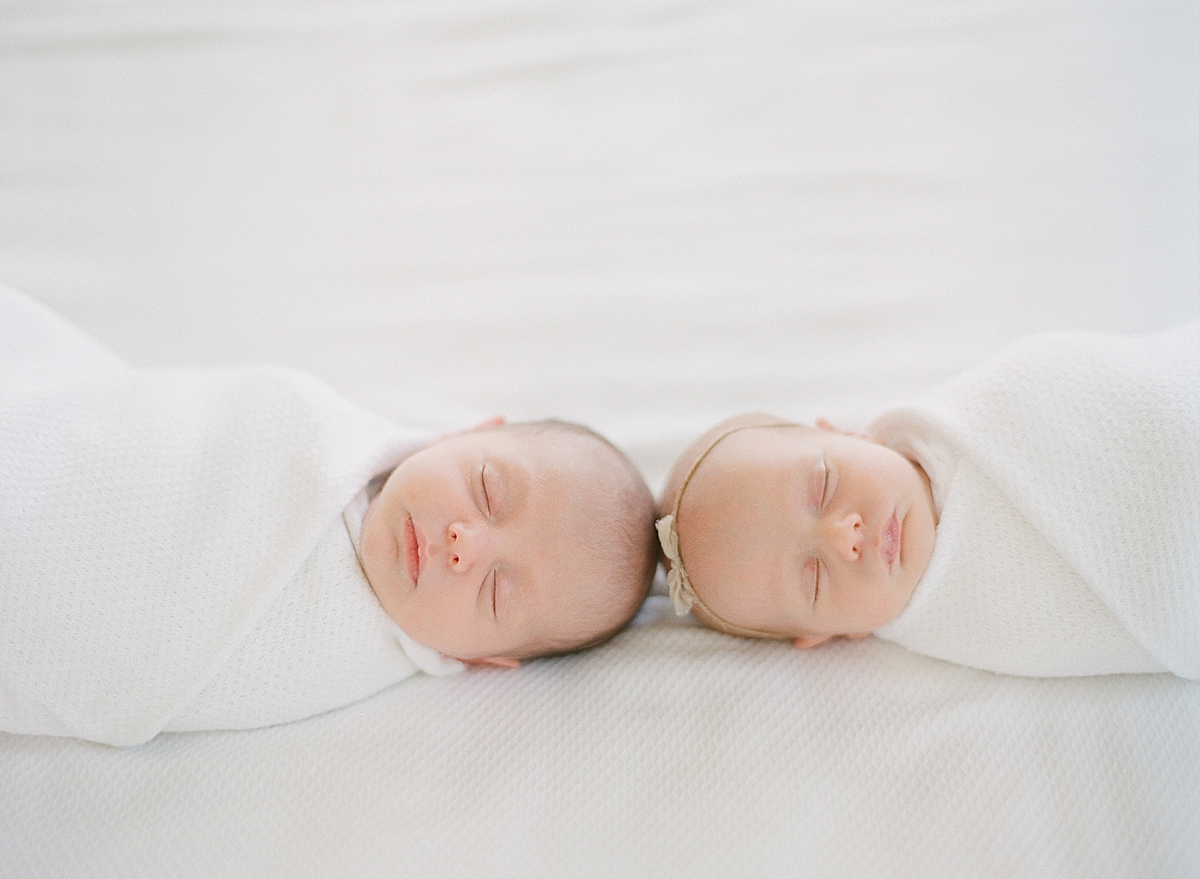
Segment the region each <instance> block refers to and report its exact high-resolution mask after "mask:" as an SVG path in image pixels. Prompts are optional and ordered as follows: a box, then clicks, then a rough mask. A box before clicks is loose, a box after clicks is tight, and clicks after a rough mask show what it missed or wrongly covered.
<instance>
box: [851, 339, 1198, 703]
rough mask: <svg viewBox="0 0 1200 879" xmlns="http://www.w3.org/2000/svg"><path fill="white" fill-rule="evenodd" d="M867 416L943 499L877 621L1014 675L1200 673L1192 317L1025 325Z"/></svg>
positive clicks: (956, 658)
mask: <svg viewBox="0 0 1200 879" xmlns="http://www.w3.org/2000/svg"><path fill="white" fill-rule="evenodd" d="M867 429H868V430H869V431H870V432H871V433H872V434H874V435H875V436H878V437H879V439H880V440H881V441H883V442H884V443H885V444H886V445H888V446H889V447H891V448H894V449H896V450H897V451H900V452H901V453H902V454H905V455H907V456H909V457H911V458H913V459H914V460H917V461H919V462H920V463H921V465H922V466H923V467H924V469H925V472H926V473H927V474H928V475H929V481H930V485H931V487H932V489H933V495H934V503H935V505H936V506H937V509H938V512H939V514H940V516H939V519H938V526H937V544H936V546H935V547H934V551H933V557H932V558H931V559H930V561H929V567H928V568H927V569H926V571H925V573H924V575H922V577H921V581H920V583H918V584H917V588H916V591H915V592H914V593H913V596H912V599H911V600H910V601H909V603H908V605H907V606H906V607H905V608H904V611H903V612H902V613H901V614H900V616H899V617H898V618H897V619H894V620H892V621H891V622H889V623H888V624H887V625H885V626H882V627H881V628H880V629H879V630H877V631H876V634H877V635H880V636H881V637H884V638H887V639H888V640H889V641H894V642H896V643H897V644H901V645H903V646H905V647H907V648H909V649H910V650H916V651H917V652H918V653H923V654H925V655H926V656H934V657H937V658H939V659H947V660H950V661H951V662H959V663H962V664H964V665H969V666H972V667H973V668H982V669H985V670H988V671H995V672H1004V673H1008V674H1026V675H1033V676H1035V677H1061V676H1065V675H1081V674H1082V675H1088V674H1114V673H1119V672H1126V673H1138V672H1161V671H1170V672H1172V673H1173V674H1177V675H1179V676H1180V677H1184V678H1189V679H1191V680H1200V323H1190V324H1186V325H1184V326H1181V327H1173V328H1172V329H1170V330H1167V331H1165V332H1161V333H1151V334H1147V335H1142V336H1117V335H1102V334H1098V333H1078V332H1076V333H1046V334H1042V335H1039V336H1032V337H1030V338H1027V339H1023V340H1021V341H1020V342H1018V343H1017V344H1015V345H1013V346H1012V347H1011V348H1009V349H1008V350H1006V351H1005V352H1004V353H1002V354H1000V355H999V356H997V357H995V358H993V359H991V360H989V361H987V362H986V363H983V364H981V365H980V366H978V367H976V368H975V369H972V370H969V371H967V372H966V373H965V374H963V375H961V376H957V377H956V378H954V379H953V380H951V381H950V382H947V383H946V384H945V385H943V386H942V387H939V388H937V389H935V390H934V391H932V392H930V393H929V394H926V395H925V396H923V397H922V398H921V399H920V400H917V401H916V402H914V403H910V404H907V405H902V406H898V407H895V408H894V409H891V410H889V411H888V412H885V413H883V414H882V415H881V416H880V417H879V418H877V419H875V420H874V421H872V422H871V424H870V425H868V428H867Z"/></svg>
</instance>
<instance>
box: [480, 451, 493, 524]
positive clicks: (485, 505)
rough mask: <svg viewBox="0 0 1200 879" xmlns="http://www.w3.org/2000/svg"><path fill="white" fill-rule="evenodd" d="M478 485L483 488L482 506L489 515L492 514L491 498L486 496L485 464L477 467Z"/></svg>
mask: <svg viewBox="0 0 1200 879" xmlns="http://www.w3.org/2000/svg"><path fill="white" fill-rule="evenodd" d="M479 485H480V486H481V487H482V488H483V508H484V511H485V512H486V513H487V514H488V515H489V516H490V515H491V514H492V499H491V498H490V497H489V496H488V484H487V464H483V465H482V466H480V468H479Z"/></svg>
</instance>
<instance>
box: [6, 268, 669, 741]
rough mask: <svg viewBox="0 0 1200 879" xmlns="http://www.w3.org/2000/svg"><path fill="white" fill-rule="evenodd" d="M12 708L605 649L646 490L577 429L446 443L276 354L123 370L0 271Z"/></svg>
mask: <svg viewBox="0 0 1200 879" xmlns="http://www.w3.org/2000/svg"><path fill="white" fill-rule="evenodd" d="M0 423H3V424H4V430H3V431H2V432H0V534H3V535H4V541H5V542H4V552H3V563H2V564H0V598H3V603H4V608H5V623H4V626H3V627H0V729H2V730H5V731H8V732H16V733H30V734H49V735H67V736H76V737H80V738H86V739H91V740H94V741H99V742H105V743H109V744H115V745H129V744H136V743H139V742H143V741H146V740H148V739H150V738H152V737H153V736H154V735H156V734H157V733H158V732H160V731H163V730H197V729H246V728H253V727H260V726H267V725H271V724H276V723H284V722H288V721H291V720H297V719H300V718H304V717H310V716H312V715H315V714H318V713H321V712H323V711H328V710H330V709H333V708H337V707H339V706H342V705H346V704H349V703H351V702H354V701H356V700H358V699H361V698H364V697H366V696H369V695H371V694H373V693H376V692H378V691H379V690H381V689H383V688H384V687H387V686H389V685H391V684H393V683H395V682H397V681H399V680H402V679H404V678H407V677H409V676H411V675H413V674H415V673H417V672H418V671H424V672H427V673H431V674H446V673H450V672H454V671H457V670H460V669H461V668H462V667H463V664H464V663H467V664H471V663H486V664H491V665H498V666H505V667H514V666H516V665H518V664H519V662H520V661H521V660H522V659H526V658H530V657H535V656H542V655H547V654H553V653H562V652H566V651H571V650H577V649H581V648H584V647H589V646H592V645H595V644H598V643H600V642H602V641H603V640H605V639H606V638H608V637H609V636H611V635H612V634H613V633H614V632H616V631H617V630H618V629H619V628H621V627H622V626H623V625H624V624H625V623H626V622H627V621H628V620H629V619H630V618H632V616H633V615H634V613H635V612H636V610H637V608H638V606H639V605H640V604H641V602H642V599H643V598H644V597H645V595H646V592H647V591H648V589H649V585H650V579H651V576H652V573H653V569H654V566H655V563H656V553H655V548H654V536H653V528H652V523H653V513H654V509H653V498H652V497H651V494H650V491H649V489H648V488H647V486H646V484H645V482H644V480H643V479H642V477H641V475H640V474H639V473H638V471H637V469H636V468H635V467H634V465H633V464H632V463H631V462H630V461H629V459H628V458H627V457H626V456H625V455H623V454H622V453H621V452H619V451H618V450H617V449H616V448H615V447H613V446H612V445H611V444H610V443H608V442H607V441H606V440H604V439H603V438H602V437H600V436H599V435H597V434H595V433H594V432H592V431H590V430H588V429H587V428H584V427H580V426H578V425H574V424H566V423H562V422H555V421H549V422H541V423H532V424H514V425H504V424H501V423H489V424H485V425H482V426H480V427H478V428H476V429H474V430H468V431H466V432H463V433H459V434H454V435H451V436H447V437H442V438H440V439H433V440H432V441H431V439H430V437H428V436H426V435H423V434H421V433H419V432H416V431H413V430H409V429H405V428H402V427H400V426H398V425H396V424H394V423H393V422H391V421H388V420H387V419H383V418H380V417H379V416H377V415H374V414H373V413H370V412H367V411H366V410H363V409H362V408H360V407H358V406H356V405H354V404H353V403H352V402H350V401H349V400H346V399H345V398H343V397H341V396H340V395H338V394H337V393H335V392H334V391H333V390H332V389H331V388H329V387H327V386H326V385H324V384H322V383H321V382H319V381H317V380H315V379H314V378H312V377H310V376H307V375H304V374H302V373H299V372H296V371H294V370H285V369H278V368H271V367H246V368H237V369H227V370H137V369H131V368H129V367H128V366H127V365H126V364H124V363H122V362H121V361H120V360H119V359H117V358H116V357H114V356H113V355H112V354H111V353H110V352H108V351H106V350H105V349H103V348H102V347H101V346H100V345H99V344H98V343H96V342H95V341H94V340H91V339H90V338H88V337H87V336H86V335H84V334H83V333H81V332H80V331H79V330H77V329H76V328H74V327H72V326H70V325H69V324H67V323H66V322H65V321H63V320H62V319H61V318H59V317H58V316H57V315H54V314H53V313H51V312H49V311H48V310H46V309H45V308H43V307H42V306H40V305H39V304H37V303H35V302H32V301H31V300H29V299H27V298H25V297H23V296H21V295H20V294H18V293H16V292H15V291H10V290H5V289H4V288H2V287H0Z"/></svg>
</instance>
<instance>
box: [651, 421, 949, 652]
mask: <svg viewBox="0 0 1200 879" xmlns="http://www.w3.org/2000/svg"><path fill="white" fill-rule="evenodd" d="M659 513H660V515H661V516H662V517H663V518H662V519H660V520H659V523H658V530H659V535H660V539H661V541H662V545H663V550H664V552H665V554H666V556H667V558H666V561H665V564H666V566H667V570H668V582H669V583H670V585H671V596H672V598H673V599H675V608H676V611H678V612H680V613H683V612H686V610H687V609H688V608H690V609H691V610H692V611H693V612H694V613H695V614H696V616H697V617H699V619H700V620H701V621H702V622H704V623H705V624H706V625H708V626H710V627H712V628H714V629H718V630H720V631H723V632H728V633H729V634H733V635H743V636H747V637H753V638H786V639H790V640H792V641H793V643H795V645H796V646H797V647H800V648H806V647H813V646H815V645H817V644H820V643H822V642H824V641H827V640H828V639H830V638H834V637H839V636H842V637H850V638H861V637H865V636H866V635H867V634H869V633H870V632H871V631H872V630H873V629H875V628H878V627H879V626H881V625H883V624H884V623H886V622H888V621H890V620H892V619H894V618H895V617H896V616H898V615H899V614H900V612H901V611H902V610H903V609H904V606H905V605H906V604H907V603H908V599H909V597H910V596H911V595H912V593H913V590H914V589H915V588H916V585H917V581H918V580H919V579H920V578H921V575H922V574H923V573H924V571H925V567H926V565H927V564H928V563H929V558H930V556H931V555H932V553H933V543H934V529H935V527H936V524H937V520H936V515H935V509H934V504H933V496H932V494H931V492H930V488H929V480H928V479H927V478H926V476H925V472H924V471H923V470H922V469H921V468H920V467H919V466H918V465H917V464H916V463H914V462H912V461H910V460H908V459H907V458H905V457H903V456H902V455H900V454H898V453H897V452H895V451H893V450H891V449H889V448H887V447H886V446H884V445H882V444H881V443H879V442H877V441H875V440H874V439H872V438H870V437H866V436H862V435H859V434H852V433H847V432H845V431H842V430H838V429H836V428H834V427H833V426H832V425H830V424H828V423H826V422H823V421H822V422H818V425H817V426H816V427H810V426H807V425H801V424H791V423H787V422H783V421H781V420H780V419H777V418H772V417H771V416H767V415H742V416H739V417H737V418H733V419H730V420H729V421H726V422H723V423H722V424H719V425H717V426H716V427H715V428H713V429H712V430H710V431H709V432H708V433H706V434H705V435H704V436H702V437H700V439H698V440H697V441H696V442H695V443H693V444H692V446H691V447H690V448H689V449H688V450H687V451H686V452H684V454H683V455H682V456H681V457H680V459H679V460H678V461H677V462H676V463H675V466H674V468H673V469H672V472H671V475H670V477H669V478H668V480H667V486H666V489H665V491H664V492H663V497H662V499H661V501H660V503H659Z"/></svg>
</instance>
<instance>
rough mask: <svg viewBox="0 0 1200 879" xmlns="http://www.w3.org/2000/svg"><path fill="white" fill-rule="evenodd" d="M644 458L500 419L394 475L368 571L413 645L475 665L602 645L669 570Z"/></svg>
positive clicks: (572, 430) (365, 550) (377, 512)
mask: <svg viewBox="0 0 1200 879" xmlns="http://www.w3.org/2000/svg"><path fill="white" fill-rule="evenodd" d="M653 519H654V501H653V498H652V496H651V494H650V490H649V488H647V486H646V483H645V480H643V479H642V477H641V474H640V473H639V472H638V470H637V468H636V467H634V465H633V463H632V462H631V461H630V460H629V459H628V458H627V457H625V455H623V454H622V453H621V452H620V451H618V450H617V449H616V448H615V447H614V446H613V445H611V444H610V443H609V442H608V441H607V440H605V439H604V438H602V437H601V436H599V435H598V434H596V433H594V432H592V431H591V430H589V429H587V428H585V427H581V426H579V425H575V424H568V423H565V422H558V421H547V422H537V423H530V424H513V425H503V424H488V425H484V426H481V427H479V428H476V429H475V430H470V431H466V432H464V433H459V434H454V435H451V436H448V437H443V438H442V439H440V440H438V441H436V442H434V443H433V444H431V445H429V446H427V447H425V448H424V449H421V450H420V451H418V452H416V453H414V454H413V455H411V456H410V457H408V458H406V459H405V460H404V461H403V462H401V463H400V465H399V466H397V467H396V469H395V470H393V471H392V473H391V475H390V476H389V477H388V479H387V481H386V482H385V483H384V485H383V488H382V489H380V491H379V493H378V494H377V495H376V496H375V498H374V499H373V500H372V501H371V503H370V506H369V507H368V508H367V513H366V516H365V518H364V520H363V529H362V541H361V555H362V565H363V570H364V572H365V573H366V575H367V580H368V582H370V584H371V588H372V589H374V591H375V594H376V596H378V598H379V602H380V604H381V605H383V608H384V610H385V611H387V613H388V615H389V616H390V617H391V618H392V619H393V620H395V621H396V623H397V624H398V625H399V626H400V628H402V629H403V630H404V631H405V632H406V633H407V634H408V635H409V636H410V637H411V638H413V639H414V640H415V641H417V642H418V643H420V644H423V645H425V646H426V647H432V648H433V649H435V650H437V651H439V652H441V653H443V654H445V655H447V656H452V657H455V658H457V659H461V660H464V661H466V662H482V663H491V664H494V665H501V666H509V667H513V666H516V665H518V664H519V661H520V660H521V659H525V658H530V657H534V656H543V655H548V654H554V653H564V652H567V651H571V650H578V649H582V648H585V647H590V646H594V645H596V644H599V643H601V642H602V641H604V640H606V639H607V638H609V637H610V636H611V635H613V634H614V633H615V632H616V631H617V630H618V629H620V628H621V627H622V626H624V625H625V623H627V622H628V621H629V620H630V619H631V618H632V617H633V615H634V614H635V613H636V612H637V609H638V607H639V606H640V605H641V603H642V601H643V600H644V599H645V597H646V594H647V592H648V591H649V589H650V581H651V578H652V576H653V573H654V566H655V563H656V548H655V545H654V536H653V534H654V529H653V528H652V527H651V526H652V523H653Z"/></svg>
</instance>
